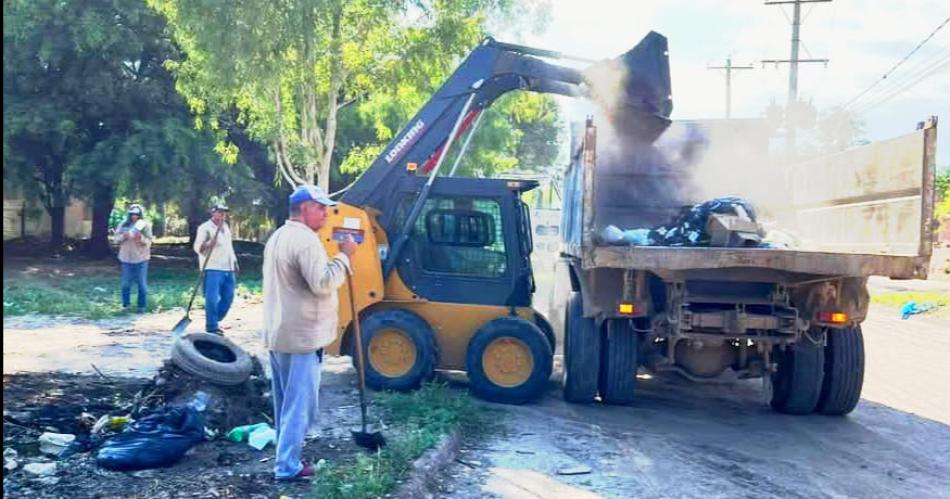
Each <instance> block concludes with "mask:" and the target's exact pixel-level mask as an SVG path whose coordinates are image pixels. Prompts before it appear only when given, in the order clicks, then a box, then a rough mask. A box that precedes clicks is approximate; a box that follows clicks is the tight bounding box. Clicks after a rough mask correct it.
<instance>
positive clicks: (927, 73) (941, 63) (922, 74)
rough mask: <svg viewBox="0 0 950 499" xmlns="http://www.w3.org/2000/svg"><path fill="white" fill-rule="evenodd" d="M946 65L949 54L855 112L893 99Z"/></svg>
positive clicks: (866, 109)
mask: <svg viewBox="0 0 950 499" xmlns="http://www.w3.org/2000/svg"><path fill="white" fill-rule="evenodd" d="M947 65H950V56H947V57H944V58H943V59H941V60H939V61H937V62H936V63H934V64H933V65H931V66H929V67H927V68H925V69H924V71H922V72H920V73H918V74H917V75H915V76H916V79H914V80H911V81H910V82H908V83H906V84H905V85H904V86H902V87H899V88H897V89H895V90H894V91H893V92H891V93H890V94H888V95H885V96H884V97H883V98H881V99H879V100H877V101H875V102H872V103H870V104H868V105H866V106H862V107H861V109H860V111H857V113H858V114H864V113H866V112H868V111H870V110H871V109H874V108H876V107H878V106H880V105H882V104H884V103H886V102H888V101H890V100H891V99H893V98H894V97H897V96H898V95H900V94H902V93H904V92H906V91H908V90H910V89H911V88H913V87H915V86H917V84H918V83H920V82H922V81H924V80H926V79H927V78H930V77H931V76H933V75H934V74H935V73H937V72H938V71H940V70H941V69H943V68H944V67H946V66H947Z"/></svg>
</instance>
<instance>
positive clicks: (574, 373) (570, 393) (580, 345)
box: [562, 292, 601, 404]
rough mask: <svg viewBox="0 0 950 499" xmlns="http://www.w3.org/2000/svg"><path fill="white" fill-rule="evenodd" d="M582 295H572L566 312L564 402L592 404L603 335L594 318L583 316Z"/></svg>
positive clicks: (598, 372) (595, 393)
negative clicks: (598, 329) (601, 335)
mask: <svg viewBox="0 0 950 499" xmlns="http://www.w3.org/2000/svg"><path fill="white" fill-rule="evenodd" d="M583 313H584V303H583V300H582V297H581V294H580V293H577V292H574V293H571V298H570V300H569V301H568V302H567V307H565V310H564V369H563V371H564V372H563V378H562V384H563V388H564V400H566V401H568V402H571V403H574V404H589V403H591V402H593V401H594V399H595V398H596V397H597V384H598V377H599V375H600V349H601V347H600V344H601V337H600V332H599V331H597V327H596V325H595V323H594V319H589V318H586V317H584V315H583Z"/></svg>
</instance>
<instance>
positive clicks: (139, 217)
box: [113, 204, 152, 314]
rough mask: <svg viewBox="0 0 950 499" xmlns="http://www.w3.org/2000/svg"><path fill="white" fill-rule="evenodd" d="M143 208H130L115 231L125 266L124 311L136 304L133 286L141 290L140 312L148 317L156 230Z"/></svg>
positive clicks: (134, 206) (122, 263)
mask: <svg viewBox="0 0 950 499" xmlns="http://www.w3.org/2000/svg"><path fill="white" fill-rule="evenodd" d="M144 216H145V210H143V209H142V207H141V206H140V205H137V204H133V205H130V206H129V209H128V212H127V216H126V218H125V220H124V221H123V222H122V223H121V224H119V226H118V227H116V229H115V236H113V242H115V243H116V244H118V245H119V262H120V263H121V265H122V307H123V308H126V309H127V308H129V306H130V305H131V304H132V283H133V282H134V283H135V284H136V285H137V287H138V312H139V313H140V314H141V313H144V312H145V307H146V305H147V301H146V300H147V295H148V261H149V260H150V259H151V258H152V228H151V227H150V226H149V225H148V222H146V221H145V218H143V217H144Z"/></svg>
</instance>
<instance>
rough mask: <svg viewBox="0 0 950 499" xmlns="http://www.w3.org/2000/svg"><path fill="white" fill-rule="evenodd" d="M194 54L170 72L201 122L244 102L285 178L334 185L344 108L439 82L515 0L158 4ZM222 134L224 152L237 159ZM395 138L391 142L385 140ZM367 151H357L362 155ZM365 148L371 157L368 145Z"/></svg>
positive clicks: (215, 126) (253, 130) (244, 119)
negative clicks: (491, 16)
mask: <svg viewBox="0 0 950 499" xmlns="http://www.w3.org/2000/svg"><path fill="white" fill-rule="evenodd" d="M148 4H149V5H150V6H152V7H153V8H155V9H156V10H157V11H159V12H161V13H162V14H163V15H165V17H166V18H167V19H168V21H169V25H170V26H171V28H172V32H173V34H174V36H175V39H176V40H177V41H178V43H179V44H180V45H181V47H182V48H183V50H184V51H185V52H186V53H187V54H188V57H187V58H186V59H185V60H184V61H182V62H180V63H179V62H172V63H171V64H170V65H169V67H170V68H171V69H172V70H173V72H174V73H175V74H176V76H177V78H178V88H179V90H180V91H181V92H182V94H183V95H184V96H185V97H186V98H187V100H188V103H189V104H190V106H191V108H192V110H193V111H194V112H196V113H197V114H198V115H199V117H200V120H199V122H198V123H199V125H200V126H204V127H208V128H210V129H212V130H219V131H220V130H222V129H221V127H220V123H219V121H218V119H219V117H220V116H221V114H223V113H227V112H229V110H230V109H232V108H234V107H236V108H237V109H238V110H239V111H240V116H239V123H241V124H242V125H244V126H245V127H246V129H247V131H248V133H249V134H250V136H251V137H253V138H254V139H255V140H258V141H260V142H261V143H263V144H266V145H267V146H268V148H269V149H270V152H271V155H272V157H273V158H274V160H275V163H276V165H277V168H278V171H279V172H280V178H281V179H282V180H284V181H286V182H288V183H290V184H300V183H307V182H314V181H317V182H318V183H319V184H320V185H321V186H323V187H324V188H328V187H329V182H330V168H331V165H332V164H333V156H334V151H335V150H336V139H337V131H338V124H339V113H340V111H341V110H342V109H344V108H345V107H346V106H347V105H348V104H350V103H351V102H353V101H354V100H355V99H358V98H360V97H362V96H366V95H371V94H374V93H377V92H379V91H383V92H384V93H388V92H389V91H391V90H392V89H393V88H397V87H399V88H402V87H404V86H405V85H407V84H413V85H422V86H431V85H432V84H433V83H434V82H433V81H432V77H433V76H441V75H442V74H444V71H441V70H440V69H441V68H444V67H445V65H446V64H452V63H453V62H455V58H457V56H459V55H461V54H463V53H465V52H466V51H467V50H468V49H469V48H470V47H472V46H474V44H475V43H477V41H478V40H479V39H480V38H481V37H482V36H483V35H484V29H483V26H484V20H485V15H486V13H487V12H490V11H493V10H498V9H502V10H503V9H504V8H506V6H507V4H508V2H507V1H505V0H464V1H448V0H398V1H393V0H288V1H282V2H271V1H256V2H253V1H249V2H233V3H222V2H219V1H217V0H148ZM219 136H220V137H221V138H222V141H221V143H220V144H219V152H221V153H222V154H224V155H225V157H226V158H227V159H228V160H232V161H233V160H234V159H235V158H236V153H237V151H236V147H235V146H234V144H233V143H231V142H229V141H227V140H226V136H225V135H224V134H223V133H221V134H220V135H219ZM381 140H385V139H381ZM361 151H363V150H362V149H360V150H357V151H356V152H357V153H359V152H361ZM364 154H365V152H364Z"/></svg>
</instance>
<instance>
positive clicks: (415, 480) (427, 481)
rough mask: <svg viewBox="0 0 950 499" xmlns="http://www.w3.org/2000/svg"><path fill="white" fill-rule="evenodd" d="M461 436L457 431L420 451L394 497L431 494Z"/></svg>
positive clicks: (409, 498) (414, 497)
mask: <svg viewBox="0 0 950 499" xmlns="http://www.w3.org/2000/svg"><path fill="white" fill-rule="evenodd" d="M461 443H462V436H461V435H460V434H459V432H458V431H453V432H452V433H450V434H448V435H445V436H443V437H442V440H440V441H439V443H438V444H437V445H436V446H435V447H433V448H431V449H429V450H427V451H425V452H424V453H422V455H421V456H419V459H416V460H415V461H414V462H413V463H412V466H411V467H410V469H409V477H408V478H407V479H406V481H405V482H403V483H402V485H400V486H399V488H398V489H396V492H395V493H394V494H393V495H392V497H394V498H396V499H418V498H421V497H426V496H427V495H431V494H432V489H433V488H434V487H435V486H436V484H437V478H438V477H439V476H440V475H441V472H442V471H443V470H444V469H445V468H446V467H447V466H448V465H449V464H450V463H452V461H454V460H455V458H456V456H457V455H458V451H459V446H460V445H461Z"/></svg>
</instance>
